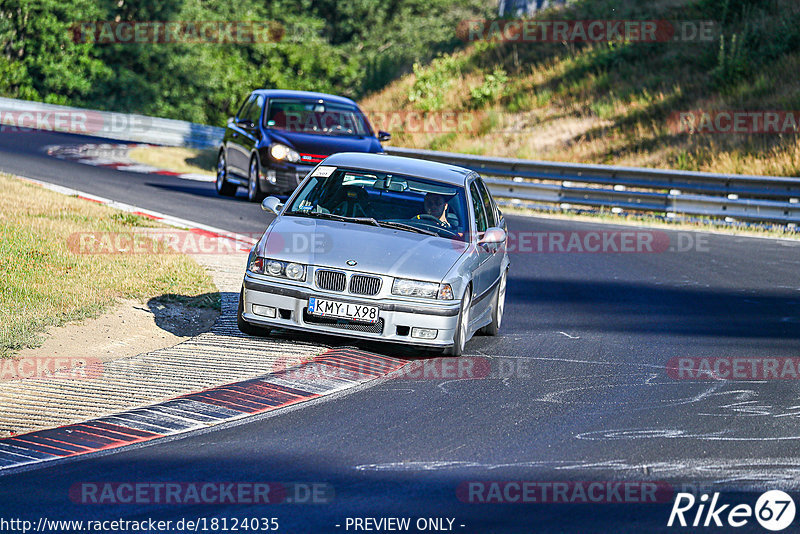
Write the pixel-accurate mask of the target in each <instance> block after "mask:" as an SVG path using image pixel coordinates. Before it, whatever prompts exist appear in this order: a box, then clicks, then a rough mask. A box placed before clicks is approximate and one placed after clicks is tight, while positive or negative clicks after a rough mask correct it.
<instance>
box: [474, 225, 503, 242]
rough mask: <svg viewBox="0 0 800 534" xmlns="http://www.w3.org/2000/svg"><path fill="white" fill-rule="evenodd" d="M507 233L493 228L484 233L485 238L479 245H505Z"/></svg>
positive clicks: (495, 227)
mask: <svg viewBox="0 0 800 534" xmlns="http://www.w3.org/2000/svg"><path fill="white" fill-rule="evenodd" d="M505 240H506V231H505V230H503V229H502V228H498V227H497V226H493V227H491V228H489V229H488V230H486V231H485V232H484V233H483V237H481V238H480V239H479V240H478V244H479V245H497V244H500V243H505Z"/></svg>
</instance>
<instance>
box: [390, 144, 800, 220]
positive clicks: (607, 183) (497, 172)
mask: <svg viewBox="0 0 800 534" xmlns="http://www.w3.org/2000/svg"><path fill="white" fill-rule="evenodd" d="M385 150H386V152H387V153H389V154H393V155H397V156H406V157H413V158H420V159H426V160H430V161H438V162H441V163H449V164H452V165H459V166H461V167H466V168H468V169H472V170H474V171H476V172H479V173H480V174H481V175H482V176H483V177H484V180H485V181H486V183H487V185H488V186H489V189H491V191H492V194H493V195H495V196H497V197H498V199H500V201H501V202H502V203H503V204H506V205H509V204H510V205H521V206H525V205H528V206H531V207H554V206H559V207H561V208H562V209H571V208H580V207H588V208H611V209H612V210H614V211H643V212H658V213H663V214H665V215H666V216H667V217H675V216H678V215H696V216H706V217H718V218H724V219H726V220H742V221H753V222H768V223H780V224H796V223H798V222H800V178H786V177H780V176H748V175H739V174H714V173H704V172H689V171H673V170H665V169H646V168H637V167H618V166H611V165H582V164H577V163H557V162H551V161H533V160H520V159H510V158H492V157H484V156H475V155H471V154H455V153H451V152H436V151H432V150H416V149H410V148H399V147H386V149H385ZM615 208H616V209H615Z"/></svg>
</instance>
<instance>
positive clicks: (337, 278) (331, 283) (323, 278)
mask: <svg viewBox="0 0 800 534" xmlns="http://www.w3.org/2000/svg"><path fill="white" fill-rule="evenodd" d="M316 278H317V287H318V288H320V289H324V290H326V291H344V286H345V283H346V282H347V276H346V275H345V274H344V273H343V272H340V271H326V270H324V269H320V270H318V271H317V274H316Z"/></svg>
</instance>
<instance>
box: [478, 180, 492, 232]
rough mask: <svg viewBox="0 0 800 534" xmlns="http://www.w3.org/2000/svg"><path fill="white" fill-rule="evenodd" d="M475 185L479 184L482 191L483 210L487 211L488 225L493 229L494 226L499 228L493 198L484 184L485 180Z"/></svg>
mask: <svg viewBox="0 0 800 534" xmlns="http://www.w3.org/2000/svg"><path fill="white" fill-rule="evenodd" d="M475 183H477V184H478V189H480V191H481V200H482V201H483V209H484V210H485V211H486V224H487V225H488V226H489V228H491V227H492V226H497V224H498V223H497V216H496V214H495V208H494V203H493V202H492V196H491V195H490V194H489V190H488V189H487V188H486V184H484V183H483V180H480V179H478V180H476V181H475Z"/></svg>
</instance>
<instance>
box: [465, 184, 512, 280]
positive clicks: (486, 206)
mask: <svg viewBox="0 0 800 534" xmlns="http://www.w3.org/2000/svg"><path fill="white" fill-rule="evenodd" d="M473 183H474V184H475V185H476V186H477V189H478V190H479V192H480V197H481V204H483V210H484V213H485V214H486V226H487V227H489V228H492V227H498V228H502V229H503V230H505V221H503V220H502V218H501V216H500V212H499V210H498V209H497V205H496V204H495V202H494V199H493V198H492V195H490V194H489V189H488V188H487V187H486V184H485V183H483V180H481V179H480V178H476V179H475V181H474V182H473ZM482 248H483V251H485V252H486V253H487V254H488V258H487V259H486V262H485V264H484V266H485V268H486V275H487V280H488V287H489V289H492V288H493V287H494V285H495V283H496V282H498V281H499V280H500V275H501V274H502V268H503V251H504V250H505V247H504V246H502V245H499V244H493V245H485V246H483V247H482Z"/></svg>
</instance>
